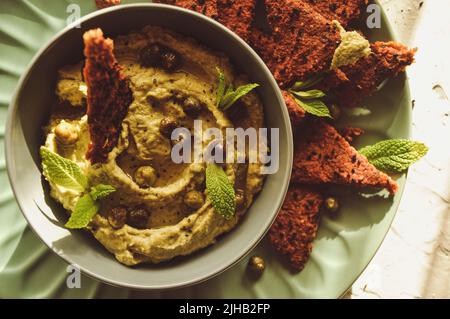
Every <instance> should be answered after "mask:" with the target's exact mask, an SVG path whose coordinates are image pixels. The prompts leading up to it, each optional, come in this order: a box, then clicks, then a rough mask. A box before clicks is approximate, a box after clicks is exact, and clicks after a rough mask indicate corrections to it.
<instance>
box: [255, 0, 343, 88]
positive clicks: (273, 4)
mask: <svg viewBox="0 0 450 319" xmlns="http://www.w3.org/2000/svg"><path fill="white" fill-rule="evenodd" d="M265 4H266V11H267V20H268V23H269V25H270V28H271V34H269V35H267V34H262V33H261V32H260V33H258V34H255V35H253V34H252V37H251V44H252V46H253V47H254V48H255V49H256V51H257V52H258V53H259V54H260V55H261V57H262V58H263V60H264V61H265V62H266V64H267V65H268V67H269V68H270V70H271V71H272V73H273V75H274V77H275V79H276V80H277V81H278V84H279V85H280V86H281V87H282V88H286V87H289V86H290V85H291V84H292V83H293V82H294V81H296V80H305V79H307V78H308V77H310V76H312V75H313V74H317V73H320V72H323V71H324V70H328V69H329V68H330V65H331V60H332V58H333V54H334V51H335V50H336V48H337V47H338V45H339V42H340V34H339V30H338V29H337V27H336V26H335V25H334V24H333V23H332V22H331V21H328V20H327V19H325V18H324V17H323V16H322V15H320V14H319V13H317V12H316V11H315V10H314V9H313V8H312V7H311V6H310V5H309V4H307V3H305V2H303V1H295V0H266V1H265Z"/></svg>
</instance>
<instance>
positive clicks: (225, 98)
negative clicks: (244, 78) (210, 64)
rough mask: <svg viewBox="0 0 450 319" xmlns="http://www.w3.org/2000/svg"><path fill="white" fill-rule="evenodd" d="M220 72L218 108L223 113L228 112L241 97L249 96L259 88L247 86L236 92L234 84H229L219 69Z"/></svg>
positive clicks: (255, 85) (256, 85)
mask: <svg viewBox="0 0 450 319" xmlns="http://www.w3.org/2000/svg"><path fill="white" fill-rule="evenodd" d="M217 72H218V82H219V84H218V87H217V98H216V104H217V107H218V108H219V109H221V110H223V111H226V110H227V109H229V108H230V107H231V106H233V104H234V103H236V102H237V101H238V100H239V99H240V98H241V97H243V96H244V95H247V94H248V93H250V92H251V91H253V90H254V89H255V88H257V87H258V86H259V84H256V83H253V84H246V85H241V86H239V87H238V88H237V89H236V90H235V89H234V88H233V85H232V84H227V83H226V79H225V74H224V73H223V72H222V70H220V69H219V68H217Z"/></svg>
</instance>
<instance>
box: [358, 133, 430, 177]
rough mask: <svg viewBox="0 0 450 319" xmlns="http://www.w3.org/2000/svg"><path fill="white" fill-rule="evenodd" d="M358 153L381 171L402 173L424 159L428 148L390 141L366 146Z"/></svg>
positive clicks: (401, 140) (402, 141)
mask: <svg viewBox="0 0 450 319" xmlns="http://www.w3.org/2000/svg"><path fill="white" fill-rule="evenodd" d="M359 152H360V153H361V154H362V155H364V156H365V157H367V159H368V160H369V162H370V163H372V164H373V165H374V166H375V167H376V168H378V169H379V170H381V171H384V172H387V173H402V172H404V171H406V170H407V169H408V168H409V167H410V166H411V165H412V164H414V163H415V162H417V161H418V160H420V159H421V158H422V157H424V156H425V155H426V154H427V152H428V147H427V146H426V145H425V144H423V143H420V142H416V141H410V140H404V139H392V140H386V141H382V142H379V143H376V144H375V145H371V146H366V147H364V148H362V149H361V150H360V151H359Z"/></svg>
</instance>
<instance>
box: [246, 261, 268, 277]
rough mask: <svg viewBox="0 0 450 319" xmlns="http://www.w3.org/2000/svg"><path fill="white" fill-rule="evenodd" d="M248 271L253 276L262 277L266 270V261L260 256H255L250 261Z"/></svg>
mask: <svg viewBox="0 0 450 319" xmlns="http://www.w3.org/2000/svg"><path fill="white" fill-rule="evenodd" d="M248 269H249V270H250V271H251V273H252V274H254V275H257V276H261V275H262V273H263V272H264V270H265V269H266V263H265V261H264V259H263V258H262V257H260V256H253V257H251V258H250V260H249V261H248Z"/></svg>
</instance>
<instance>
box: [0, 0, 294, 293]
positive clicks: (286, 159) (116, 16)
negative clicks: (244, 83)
mask: <svg viewBox="0 0 450 319" xmlns="http://www.w3.org/2000/svg"><path fill="white" fill-rule="evenodd" d="M148 24H152V25H160V26H165V27H169V28H171V29H172V30H175V31H178V32H179V33H182V34H184V35H186V36H190V37H193V38H195V39H197V40H198V41H199V42H201V43H203V44H205V45H207V46H208V47H210V48H213V49H216V50H220V51H223V52H225V53H226V54H227V55H228V56H229V57H230V58H231V60H232V62H233V64H234V65H235V66H236V67H237V68H239V69H240V70H241V71H242V72H244V73H246V74H248V75H249V77H250V79H251V81H252V82H257V83H259V84H261V87H260V88H259V89H258V93H259V95H260V97H261V98H262V100H263V103H264V106H265V112H266V120H267V126H268V127H272V128H280V169H279V171H278V173H276V174H274V175H270V176H268V178H267V180H266V183H265V186H264V189H263V191H262V192H261V194H260V195H259V196H258V198H257V199H256V201H255V202H254V204H253V205H252V206H251V208H250V210H249V211H248V213H247V214H246V216H245V218H244V219H243V220H242V221H241V223H240V224H239V225H238V226H237V227H236V229H235V230H233V231H232V232H231V233H229V234H227V235H225V236H223V237H221V238H220V239H219V240H218V241H217V243H216V244H215V245H213V246H210V247H209V248H206V249H203V250H202V251H200V252H198V253H195V254H193V255H191V256H188V257H182V258H178V259H176V260H173V261H170V262H166V263H163V264H161V265H158V266H142V267H135V268H129V267H126V266H123V265H121V264H120V263H119V262H117V261H116V260H115V259H114V257H113V256H112V255H111V254H110V253H108V252H107V251H106V250H105V249H104V248H103V247H102V246H101V245H100V244H98V243H97V242H96V241H95V240H94V239H93V238H91V236H90V235H89V234H88V233H86V232H83V231H68V230H66V229H64V228H62V227H61V225H62V224H64V222H65V221H66V220H67V216H66V213H65V212H64V210H63V209H62V208H61V207H60V205H58V204H57V203H56V202H55V201H53V200H52V199H51V198H50V197H49V192H48V186H47V184H46V182H45V181H43V179H42V177H41V169H40V167H41V165H40V158H39V153H38V150H39V146H40V145H41V143H42V141H43V136H42V126H43V125H44V124H45V123H46V121H47V120H48V116H49V112H50V106H51V105H52V102H53V101H54V99H55V95H54V87H55V82H56V74H57V70H58V69H59V68H60V67H62V66H63V65H66V64H68V63H74V62H77V61H80V60H81V59H82V58H83V54H82V52H83V43H82V34H83V32H84V31H86V30H88V29H91V28H94V27H95V28H96V27H101V28H102V29H103V30H104V32H105V34H106V35H107V36H108V37H113V36H115V35H118V34H124V33H127V32H129V31H131V30H133V29H140V28H142V27H144V26H145V25H148ZM292 144H293V142H292V133H291V126H290V122H289V116H288V113H287V109H286V106H285V104H284V102H283V99H282V96H281V93H280V91H279V89H278V86H277V84H276V83H275V81H274V79H273V77H272V75H271V74H270V72H269V70H268V69H267V68H266V66H265V65H264V63H263V62H262V61H261V60H260V59H259V57H258V56H257V55H256V54H255V53H254V52H253V51H252V49H251V48H250V47H249V46H248V45H247V44H245V43H244V42H243V41H242V40H241V39H240V38H239V37H237V36H236V35H235V34H233V33H232V32H230V31H228V30H227V29H226V28H224V27H223V26H221V25H220V24H218V23H216V22H215V21H213V20H211V19H208V18H206V17H204V16H202V15H200V14H196V13H193V12H191V11H187V10H184V9H179V8H176V7H172V6H166V5H155V4H146V5H144V4H142V5H127V6H119V7H115V8H111V9H107V10H102V11H100V12H96V13H94V14H90V15H88V16H86V17H84V18H83V19H82V21H81V28H73V27H71V26H69V27H68V28H66V29H64V30H63V31H62V32H60V33H59V34H58V35H57V36H55V38H54V39H53V40H52V41H50V43H48V44H47V45H46V46H45V47H44V48H43V49H42V50H41V51H40V52H39V53H38V54H37V56H36V57H35V58H34V60H33V61H32V63H31V65H30V66H29V67H28V69H27V71H26V73H25V75H24V76H23V77H22V79H21V81H20V83H19V87H18V89H17V92H16V95H15V97H14V99H13V102H12V104H11V106H10V109H9V114H8V122H7V127H6V160H7V166H8V173H9V177H10V181H11V184H12V187H13V190H14V193H15V195H16V198H17V201H18V203H19V205H20V207H21V209H22V212H23V214H24V215H25V217H26V219H27V220H28V223H29V224H30V225H31V227H32V228H33V229H34V231H35V232H36V233H37V235H38V236H39V237H40V238H41V239H42V240H43V241H44V242H45V244H47V245H48V246H49V247H50V248H51V249H52V250H53V251H54V252H55V253H57V254H58V255H59V256H61V257H62V258H63V259H64V260H66V261H67V262H68V263H71V264H75V265H77V266H78V267H79V268H80V269H81V270H82V272H84V273H85V274H87V275H89V276H92V277H94V278H97V279H99V280H102V281H104V282H107V283H110V284H113V285H117V286H124V287H129V288H135V289H155V290H156V289H157V290H160V289H168V288H176V287H183V286H187V285H191V284H194V283H198V282H201V281H204V280H207V279H208V278H211V277H213V276H215V275H217V274H219V273H221V272H223V271H224V270H226V269H227V268H229V267H231V266H233V265H234V264H236V263H237V262H238V261H239V260H240V259H242V258H243V257H244V256H245V255H246V254H247V253H249V252H250V251H251V250H252V249H253V248H254V247H255V246H256V245H257V244H258V242H259V241H260V240H261V239H262V237H263V236H264V234H265V233H266V232H267V230H268V228H269V227H270V225H271V224H272V222H273V220H274V219H275V216H276V214H277V212H278V210H279V208H280V206H281V204H282V202H283V199H284V196H285V193H286V190H287V187H288V183H289V178H290V172H291V165H292V156H293V155H292V154H293V146H292Z"/></svg>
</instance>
